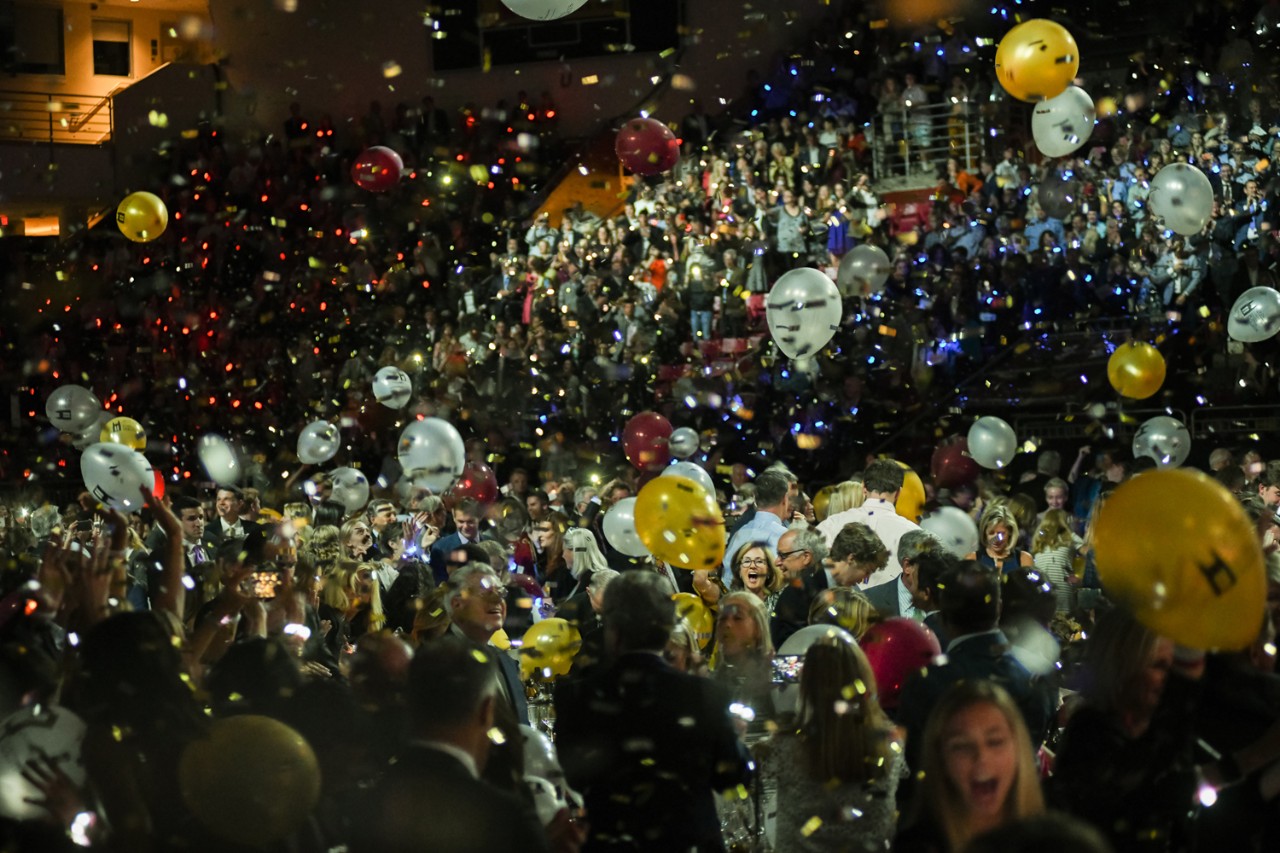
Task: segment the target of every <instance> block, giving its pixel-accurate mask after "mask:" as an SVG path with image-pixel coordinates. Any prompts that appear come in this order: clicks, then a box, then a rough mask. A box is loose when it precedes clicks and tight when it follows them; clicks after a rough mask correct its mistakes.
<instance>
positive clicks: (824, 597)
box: [809, 586, 879, 640]
mask: <svg viewBox="0 0 1280 853" xmlns="http://www.w3.org/2000/svg"><path fill="white" fill-rule="evenodd" d="M878 618H879V615H878V614H877V613H876V609H875V607H873V606H872V604H871V601H870V600H869V599H868V598H867V594H866V593H865V592H863V591H862V590H860V589H854V588H852V587H847V586H837V587H833V588H831V589H824V590H822V592H820V593H818V594H817V595H815V596H814V597H813V603H812V604H810V605H809V624H810V625H838V626H839V627H841V628H843V629H845V630H846V631H848V632H849V633H850V634H852V635H853V638H854V639H855V640H860V639H862V635H863V633H864V632H866V630H867V629H868V628H870V627H871V624H872V623H873V622H875V621H877V620H878Z"/></svg>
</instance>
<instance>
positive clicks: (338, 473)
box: [329, 468, 369, 512]
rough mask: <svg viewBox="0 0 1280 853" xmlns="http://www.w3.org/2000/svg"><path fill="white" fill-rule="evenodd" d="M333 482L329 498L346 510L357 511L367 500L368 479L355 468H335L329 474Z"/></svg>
mask: <svg viewBox="0 0 1280 853" xmlns="http://www.w3.org/2000/svg"><path fill="white" fill-rule="evenodd" d="M329 480H330V482H331V483H332V484H333V491H332V492H331V493H330V495H329V498H330V500H335V501H337V502H338V503H340V504H342V505H343V506H344V507H345V508H346V510H347V512H359V511H360V510H362V509H364V506H365V504H367V503H368V502H369V479H368V478H367V477H365V475H364V473H363V472H361V471H359V470H357V469H355V468H337V469H335V470H334V471H333V473H332V474H330V475H329Z"/></svg>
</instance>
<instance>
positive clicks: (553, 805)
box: [524, 773, 568, 826]
mask: <svg viewBox="0 0 1280 853" xmlns="http://www.w3.org/2000/svg"><path fill="white" fill-rule="evenodd" d="M524 784H525V787H526V788H528V789H529V794H530V795H531V796H532V797H533V809H534V811H535V812H537V813H538V820H539V821H540V822H541V823H542V825H543V826H547V825H548V824H550V823H551V821H553V820H555V818H556V815H557V814H559V813H560V810H561V809H564V808H567V807H568V803H566V802H565V800H564V797H563V796H562V795H561V794H560V789H559V788H557V787H556V786H555V785H553V784H552V783H551V781H550V780H548V779H544V778H542V777H541V776H534V775H533V774H532V773H525V777H524Z"/></svg>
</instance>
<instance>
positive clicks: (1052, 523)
mask: <svg viewBox="0 0 1280 853" xmlns="http://www.w3.org/2000/svg"><path fill="white" fill-rule="evenodd" d="M1083 544H1084V540H1083V539H1081V538H1080V537H1079V536H1077V535H1076V534H1075V533H1074V532H1072V530H1071V516H1069V515H1067V511H1066V510H1063V509H1050V510H1046V511H1045V514H1044V517H1043V518H1042V519H1041V520H1040V525H1039V526H1038V527H1037V528H1036V533H1035V535H1034V536H1032V537H1031V555H1032V559H1033V560H1034V561H1035V566H1036V568H1037V569H1039V570H1040V571H1041V572H1042V573H1043V574H1044V576H1045V577H1047V578H1048V579H1049V580H1051V581H1053V592H1054V595H1055V596H1056V597H1057V599H1058V608H1057V609H1058V612H1059V613H1070V612H1071V611H1072V610H1073V609H1074V608H1075V571H1074V568H1073V565H1074V561H1075V555H1076V550H1077V549H1078V548H1079V547H1080V546H1081V545H1083Z"/></svg>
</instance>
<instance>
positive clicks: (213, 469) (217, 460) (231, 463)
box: [196, 433, 244, 486]
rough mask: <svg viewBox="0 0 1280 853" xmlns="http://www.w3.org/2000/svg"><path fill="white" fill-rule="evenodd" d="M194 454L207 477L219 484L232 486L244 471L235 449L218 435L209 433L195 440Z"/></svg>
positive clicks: (238, 480)
mask: <svg viewBox="0 0 1280 853" xmlns="http://www.w3.org/2000/svg"><path fill="white" fill-rule="evenodd" d="M196 456H197V457H199V459H200V464H201V465H203V466H204V470H205V473H207V474H208V475H209V479H210V480H213V482H215V483H217V484H218V485H219V486H234V485H235V484H236V483H238V482H240V475H241V474H243V473H244V471H243V469H242V468H241V467H240V458H239V456H238V455H237V454H236V449H235V448H234V447H232V446H231V442H229V441H227V440H226V439H225V438H223V437H222V436H220V435H214V434H213V433H210V434H208V435H202V436H200V440H199V441H197V442H196Z"/></svg>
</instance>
